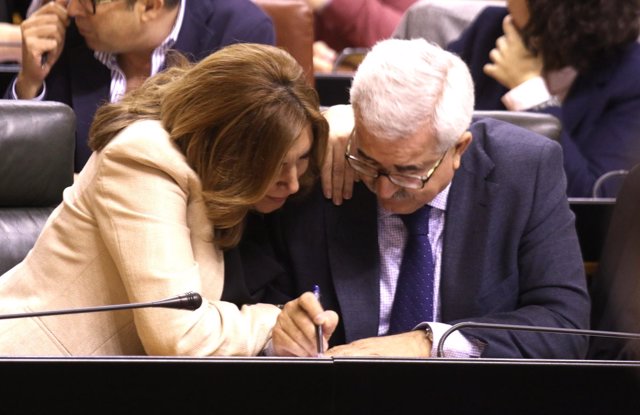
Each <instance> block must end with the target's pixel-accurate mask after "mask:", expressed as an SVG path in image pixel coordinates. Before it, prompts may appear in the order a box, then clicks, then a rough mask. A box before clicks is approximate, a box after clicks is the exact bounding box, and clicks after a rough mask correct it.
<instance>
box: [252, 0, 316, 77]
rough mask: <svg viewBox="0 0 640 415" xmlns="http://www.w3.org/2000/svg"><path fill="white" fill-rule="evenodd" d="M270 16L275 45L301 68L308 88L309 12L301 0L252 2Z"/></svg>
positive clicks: (310, 71)
mask: <svg viewBox="0 0 640 415" xmlns="http://www.w3.org/2000/svg"><path fill="white" fill-rule="evenodd" d="M253 1H254V2H255V3H256V4H257V5H258V6H260V8H261V9H262V10H264V12H265V13H266V14H267V15H269V17H271V20H272V21H273V25H274V27H275V31H276V46H279V47H281V48H283V49H284V50H286V51H287V52H289V53H290V54H291V56H293V57H294V58H295V59H296V60H297V61H298V63H299V64H300V65H301V66H302V69H304V72H305V75H306V78H307V81H308V82H309V85H314V77H313V41H314V32H313V11H312V10H311V8H310V7H309V5H308V4H307V2H306V1H305V0H253Z"/></svg>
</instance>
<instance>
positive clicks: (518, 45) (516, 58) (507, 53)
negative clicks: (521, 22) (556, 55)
mask: <svg viewBox="0 0 640 415" xmlns="http://www.w3.org/2000/svg"><path fill="white" fill-rule="evenodd" d="M502 28H503V30H504V36H501V37H500V38H498V40H497V41H496V47H495V48H494V49H492V50H491V52H490V53H489V58H490V59H491V61H492V62H493V63H488V64H486V65H485V66H484V68H483V70H484V73H485V74H486V75H488V76H490V77H492V78H493V79H495V80H496V81H498V82H500V83H501V84H502V85H504V86H505V87H507V88H509V89H513V88H515V87H517V86H518V85H520V84H522V83H523V82H526V81H528V80H529V79H532V78H535V77H538V76H541V75H542V69H543V67H544V62H543V61H542V57H541V56H534V55H533V54H532V53H531V51H529V50H528V49H527V48H526V47H525V45H524V43H523V41H522V37H521V36H520V33H518V30H517V29H516V27H515V26H514V24H513V21H512V19H511V16H506V17H505V18H504V21H503V22H502Z"/></svg>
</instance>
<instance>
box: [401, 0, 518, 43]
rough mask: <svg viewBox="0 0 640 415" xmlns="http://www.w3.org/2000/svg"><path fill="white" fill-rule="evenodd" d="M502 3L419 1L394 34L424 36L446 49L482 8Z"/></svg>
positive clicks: (486, 0)
mask: <svg viewBox="0 0 640 415" xmlns="http://www.w3.org/2000/svg"><path fill="white" fill-rule="evenodd" d="M505 4H506V3H505V2H504V1H502V0H419V1H418V2H416V3H414V4H413V5H412V6H411V7H410V8H409V9H407V11H406V12H405V13H404V15H403V16H402V20H401V21H400V24H398V26H397V27H396V30H395V32H394V33H393V37H395V38H399V39H414V38H424V39H427V40H429V41H431V42H433V43H435V44H437V45H440V46H441V47H443V48H445V47H446V46H447V45H448V44H449V43H450V42H452V41H453V40H455V39H457V38H458V36H460V34H461V33H462V32H463V31H464V29H466V27H467V26H468V25H469V24H470V23H471V22H472V21H473V19H475V18H476V16H477V15H478V14H479V13H480V12H481V11H482V10H483V9H484V8H485V7H487V6H505Z"/></svg>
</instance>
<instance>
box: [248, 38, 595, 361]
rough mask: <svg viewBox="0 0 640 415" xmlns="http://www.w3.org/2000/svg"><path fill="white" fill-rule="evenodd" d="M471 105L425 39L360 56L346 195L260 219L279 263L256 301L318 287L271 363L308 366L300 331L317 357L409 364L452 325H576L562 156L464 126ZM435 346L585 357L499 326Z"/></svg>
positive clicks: (575, 276)
mask: <svg viewBox="0 0 640 415" xmlns="http://www.w3.org/2000/svg"><path fill="white" fill-rule="evenodd" d="M473 96H474V94H473V84H472V81H471V77H470V75H469V71H468V69H467V67H466V65H465V64H464V63H463V62H462V61H461V60H460V59H459V58H458V57H456V56H455V55H453V54H451V53H449V52H446V51H443V50H442V49H440V48H439V47H437V46H435V45H433V44H430V43H428V42H426V41H424V40H417V39H416V40H397V39H394V40H386V41H383V42H380V43H378V44H377V45H376V46H375V47H374V48H373V49H372V51H371V52H370V53H369V54H368V55H367V57H366V59H365V60H364V62H363V63H362V64H361V66H360V67H359V69H358V71H357V73H356V75H355V78H354V81H353V86H352V89H351V103H352V106H353V113H354V117H353V118H354V119H355V126H354V128H353V131H352V134H351V135H350V139H349V144H348V146H347V151H346V154H345V155H344V157H345V158H346V159H347V161H348V164H349V165H350V166H351V168H352V169H353V170H354V171H355V173H356V174H357V176H358V177H359V179H360V183H356V185H355V187H354V190H353V197H352V198H351V199H350V200H345V201H344V203H343V204H342V205H341V206H335V205H334V204H333V203H332V202H331V201H330V200H328V199H326V198H325V197H324V196H323V194H322V193H321V191H320V188H319V187H318V188H317V189H316V192H315V193H314V194H312V195H311V196H310V197H309V198H306V199H304V200H301V201H299V202H297V203H289V204H288V205H287V206H285V208H284V209H283V210H282V211H281V212H279V213H277V214H275V215H273V216H271V217H268V218H266V225H267V226H268V227H269V230H270V231H271V232H272V236H273V241H274V249H275V252H276V256H278V259H279V260H280V262H281V264H283V270H282V272H280V273H278V272H274V273H273V280H272V281H270V283H269V284H267V285H268V289H267V290H265V291H266V292H268V293H269V294H268V295H267V297H268V298H267V300H270V301H273V302H277V303H284V302H285V301H284V300H287V299H292V298H295V297H296V296H297V295H299V294H300V293H302V292H304V291H310V290H311V289H312V287H313V286H314V285H316V284H317V285H318V286H319V287H320V289H321V291H322V297H321V303H322V306H321V305H320V302H318V301H317V300H316V297H314V296H313V295H311V294H310V293H307V294H305V295H303V296H302V297H301V298H300V299H299V300H298V301H295V302H293V303H290V304H288V305H287V306H285V307H284V309H283V312H282V313H281V315H280V317H279V319H278V323H277V325H276V327H275V329H274V331H273V338H274V339H278V340H279V341H280V342H279V344H283V346H282V347H281V348H279V349H278V350H277V352H278V353H279V354H287V353H288V354H292V355H315V354H316V353H317V349H316V344H315V341H316V340H315V333H314V331H315V327H314V324H319V325H322V326H323V329H324V340H325V341H328V342H329V343H328V344H329V345H330V346H331V348H330V349H328V351H327V354H328V355H334V356H335V355H359V356H363V355H385V356H414V357H415V356H420V357H428V356H432V357H433V356H435V355H436V347H435V345H437V344H438V341H439V339H440V338H441V337H442V335H443V333H444V332H445V331H446V330H447V329H448V328H449V327H450V326H451V325H452V324H455V323H458V322H461V321H474V322H485V323H504V324H517V325H529V326H546V327H560V328H571V329H575V328H586V327H587V325H588V321H589V307H590V302H589V297H588V294H587V289H586V283H585V276H584V268H583V263H582V259H581V254H580V248H579V245H578V239H577V236H576V232H575V227H574V217H573V215H572V213H571V211H570V210H569V206H568V202H567V198H566V179H565V175H564V172H563V168H562V152H561V149H560V146H559V145H558V144H557V143H555V142H552V141H551V140H548V139H546V138H544V137H542V136H539V135H536V134H534V133H532V132H529V131H527V130H524V129H521V128H518V127H516V126H513V125H510V124H506V123H502V122H499V121H495V120H489V119H485V120H481V121H478V122H475V123H473V124H471V117H472V111H473V103H474V99H473ZM343 121H344V120H343ZM334 126H335V123H334V124H332V128H333V127H334ZM264 269H265V270H266V269H267V267H264ZM265 272H266V271H265ZM249 285H251V284H249ZM323 306H324V308H326V309H327V310H333V311H324V309H323ZM334 311H335V312H334ZM338 316H339V319H338ZM338 320H340V321H339V322H338ZM448 339H449V340H447V342H446V343H445V347H444V351H445V356H456V357H500V358H569V359H570V358H582V357H584V353H585V352H586V346H587V341H586V339H585V338H583V337H578V336H569V335H557V334H548V333H535V332H527V331H508V330H486V329H485V330H479V329H474V330H463V331H462V333H460V332H456V334H454V335H452V336H451V337H448Z"/></svg>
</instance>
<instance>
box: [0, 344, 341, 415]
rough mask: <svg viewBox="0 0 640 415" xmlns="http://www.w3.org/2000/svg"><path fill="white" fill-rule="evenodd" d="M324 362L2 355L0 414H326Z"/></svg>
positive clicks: (328, 384) (328, 396)
mask: <svg viewBox="0 0 640 415" xmlns="http://www.w3.org/2000/svg"><path fill="white" fill-rule="evenodd" d="M331 368H332V364H331V360H330V359H295V358H291V359H276V358H267V357H265V358H151V357H149V358H144V357H143V358H55V359H53V358H30V359H18V358H14V359H11V358H0V414H51V415H53V414H83V415H86V414H104V413H107V414H112V415H116V414H118V415H120V414H179V415H182V414H199V415H201V414H211V415H219V414H238V415H243V414H272V413H273V414H299V413H301V408H306V410H305V411H304V413H305V414H323V415H326V414H330V413H331V407H330V405H331V404H332V401H331V388H332V381H331V379H330V376H331V375H332V373H331Z"/></svg>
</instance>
